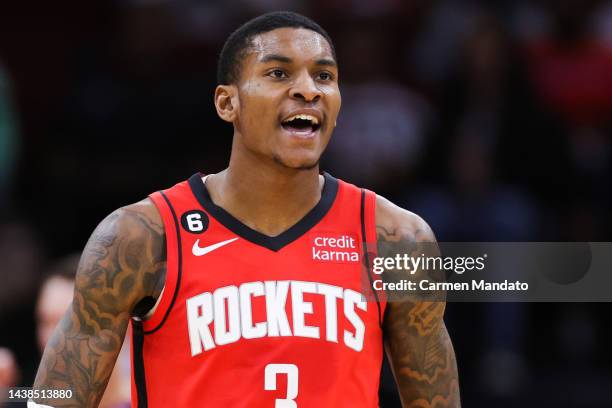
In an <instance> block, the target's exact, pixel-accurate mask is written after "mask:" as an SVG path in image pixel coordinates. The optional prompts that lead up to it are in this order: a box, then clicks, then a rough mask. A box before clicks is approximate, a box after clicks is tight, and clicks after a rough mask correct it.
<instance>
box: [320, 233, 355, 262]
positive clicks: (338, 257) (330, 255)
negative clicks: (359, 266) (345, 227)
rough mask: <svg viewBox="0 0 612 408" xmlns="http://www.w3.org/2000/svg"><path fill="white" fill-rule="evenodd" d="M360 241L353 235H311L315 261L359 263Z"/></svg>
mask: <svg viewBox="0 0 612 408" xmlns="http://www.w3.org/2000/svg"><path fill="white" fill-rule="evenodd" d="M359 246H360V244H359V241H358V239H357V237H356V236H355V235H353V234H341V233H319V234H313V235H311V251H312V259H313V261H319V262H339V263H357V262H359V260H360V256H359Z"/></svg>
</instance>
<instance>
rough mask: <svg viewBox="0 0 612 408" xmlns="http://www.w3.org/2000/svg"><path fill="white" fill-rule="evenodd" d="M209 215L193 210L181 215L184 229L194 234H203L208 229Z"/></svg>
mask: <svg viewBox="0 0 612 408" xmlns="http://www.w3.org/2000/svg"><path fill="white" fill-rule="evenodd" d="M208 224H209V220H208V214H206V213H205V212H204V211H202V210H191V211H187V212H185V213H183V215H181V225H182V226H183V229H184V230H185V231H187V232H191V233H192V234H201V233H203V232H204V231H206V230H207V229H208Z"/></svg>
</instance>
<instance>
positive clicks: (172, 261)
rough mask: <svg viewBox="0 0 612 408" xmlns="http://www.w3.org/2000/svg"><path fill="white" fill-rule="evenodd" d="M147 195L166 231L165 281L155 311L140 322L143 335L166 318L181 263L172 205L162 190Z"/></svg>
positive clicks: (150, 331)
mask: <svg viewBox="0 0 612 408" xmlns="http://www.w3.org/2000/svg"><path fill="white" fill-rule="evenodd" d="M149 197H150V198H151V200H153V203H154V204H155V206H156V207H157V209H158V210H159V213H160V215H161V218H162V221H163V223H164V230H165V231H166V282H165V283H164V289H163V291H162V293H161V295H160V300H159V302H158V305H157V307H156V308H155V311H154V312H153V314H152V315H151V316H150V317H149V318H148V319H147V320H144V321H143V322H142V329H143V334H145V335H146V334H151V333H154V332H156V331H157V330H159V329H160V328H161V327H162V325H163V324H164V322H165V321H166V319H167V318H168V315H169V314H170V311H171V310H172V306H174V302H175V300H176V297H177V295H178V291H179V287H180V283H181V273H182V264H183V262H182V253H181V234H180V231H179V223H178V219H177V217H176V212H175V211H174V207H173V206H172V204H171V203H170V200H168V197H167V196H166V194H164V192H163V191H158V192H155V193H153V194H151V195H150V196H149Z"/></svg>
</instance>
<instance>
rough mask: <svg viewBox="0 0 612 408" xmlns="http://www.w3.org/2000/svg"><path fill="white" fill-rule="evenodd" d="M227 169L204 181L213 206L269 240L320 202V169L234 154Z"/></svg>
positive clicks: (321, 183) (321, 181)
mask: <svg viewBox="0 0 612 408" xmlns="http://www.w3.org/2000/svg"><path fill="white" fill-rule="evenodd" d="M235 153H236V152H235V151H232V157H231V158H230V164H229V167H228V168H227V169H225V170H223V171H222V172H220V173H218V174H214V175H211V176H210V177H208V179H207V180H206V186H207V188H208V191H209V193H210V195H211V198H212V200H213V202H214V203H215V204H216V205H218V206H220V207H222V208H223V209H225V210H226V211H228V212H229V213H230V214H232V215H233V216H234V217H235V218H237V219H238V220H240V221H241V222H242V223H243V224H245V225H247V226H249V227H250V228H252V229H254V230H256V231H259V232H261V233H263V234H266V235H269V236H276V235H279V234H280V233H282V232H283V231H286V230H287V229H288V228H290V227H291V226H292V225H294V224H295V223H297V222H298V221H299V220H300V219H302V217H304V215H306V214H307V213H308V211H310V210H311V209H312V208H313V207H314V206H315V205H316V204H317V202H318V201H319V200H320V198H321V188H322V185H323V178H322V177H320V176H319V166H318V165H317V166H315V167H313V168H312V169H292V168H288V167H285V166H283V165H281V164H279V163H276V162H274V161H269V162H265V163H262V160H261V159H260V158H255V157H253V156H249V155H240V157H238V154H235Z"/></svg>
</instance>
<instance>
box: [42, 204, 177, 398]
mask: <svg viewBox="0 0 612 408" xmlns="http://www.w3.org/2000/svg"><path fill="white" fill-rule="evenodd" d="M151 205H152V204H151ZM137 206H138V204H135V205H134V207H135V209H134V208H131V207H132V206H130V207H124V208H122V209H120V210H117V211H115V212H114V213H112V214H111V215H109V216H108V217H107V218H106V219H105V220H104V221H102V222H101V223H100V225H99V226H98V227H97V228H96V230H95V231H94V233H93V234H92V236H91V238H90V239H89V241H88V243H87V245H86V247H85V250H84V252H83V254H82V257H81V261H80V263H79V267H78V270H77V275H76V282H75V291H74V299H73V302H72V305H71V307H70V308H69V309H68V311H67V312H66V314H65V315H64V317H63V319H62V321H61V322H60V324H59V325H58V327H57V328H56V329H55V332H54V334H53V336H52V338H51V340H50V341H49V343H48V344H47V346H46V348H45V351H44V354H43V357H42V361H41V363H40V367H39V369H38V373H37V375H36V380H35V383H34V387H35V388H41V389H42V388H46V389H51V388H53V389H66V388H70V389H71V390H72V395H73V396H72V398H71V399H64V400H61V399H57V400H38V401H35V402H40V403H44V404H47V405H52V406H53V407H80V408H83V407H97V405H98V403H99V402H100V399H101V398H102V395H103V392H104V390H105V388H106V384H107V382H108V379H109V377H110V374H111V372H112V370H113V367H114V365H115V360H116V358H117V355H118V353H119V350H120V349H121V345H122V343H123V339H124V336H125V332H126V329H127V325H128V322H129V319H130V316H131V312H132V310H133V308H134V306H135V305H136V304H137V303H138V302H139V301H140V300H141V299H143V298H144V297H146V296H152V297H157V296H159V293H160V291H161V288H162V287H163V283H164V279H165V268H166V264H165V242H164V240H165V235H164V233H163V227H162V225H161V223H160V221H159V219H158V216H156V217H151V216H150V214H149V215H147V212H143V211H140V210H139V209H138V207H137ZM149 212H150V211H149Z"/></svg>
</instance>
